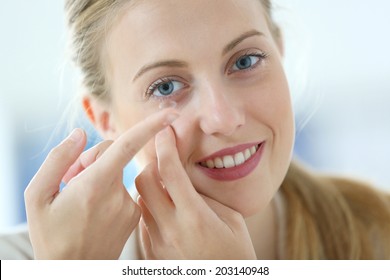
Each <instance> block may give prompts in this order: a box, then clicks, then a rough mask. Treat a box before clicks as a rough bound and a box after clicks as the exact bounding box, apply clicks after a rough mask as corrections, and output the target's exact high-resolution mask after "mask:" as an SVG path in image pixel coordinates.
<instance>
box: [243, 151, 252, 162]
mask: <svg viewBox="0 0 390 280" xmlns="http://www.w3.org/2000/svg"><path fill="white" fill-rule="evenodd" d="M251 155H252V154H251V151H250V150H249V149H246V150H245V151H244V156H245V160H247V159H248V158H250V157H251Z"/></svg>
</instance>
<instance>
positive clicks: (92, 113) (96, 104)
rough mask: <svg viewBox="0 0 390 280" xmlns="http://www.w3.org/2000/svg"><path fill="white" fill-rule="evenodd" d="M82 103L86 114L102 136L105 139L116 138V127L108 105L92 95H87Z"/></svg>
mask: <svg viewBox="0 0 390 280" xmlns="http://www.w3.org/2000/svg"><path fill="white" fill-rule="evenodd" d="M82 103H83V108H84V112H85V114H86V115H87V117H88V119H89V120H90V122H91V123H92V125H93V126H94V127H95V129H96V130H97V131H98V132H99V134H100V136H101V137H102V138H103V139H105V140H109V139H110V140H112V139H115V137H116V127H115V124H114V121H113V117H112V114H111V112H110V111H109V110H108V106H107V105H106V104H104V103H103V101H99V100H96V98H94V97H92V96H90V95H85V96H84V97H83V99H82Z"/></svg>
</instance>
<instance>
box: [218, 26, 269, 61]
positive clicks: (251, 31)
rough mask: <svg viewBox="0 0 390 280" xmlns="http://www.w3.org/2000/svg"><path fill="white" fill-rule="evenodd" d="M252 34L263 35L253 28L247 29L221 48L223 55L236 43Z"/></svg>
mask: <svg viewBox="0 0 390 280" xmlns="http://www.w3.org/2000/svg"><path fill="white" fill-rule="evenodd" d="M253 36H264V34H263V33H261V32H260V31H257V30H254V29H253V30H250V31H247V32H245V33H244V34H242V35H240V36H239V37H237V38H236V39H234V40H233V41H231V42H230V43H229V44H227V46H226V47H224V48H223V51H222V55H225V54H226V53H228V52H229V51H231V50H232V49H234V48H235V47H236V46H237V45H238V44H240V43H241V42H242V41H244V40H245V39H247V38H249V37H253Z"/></svg>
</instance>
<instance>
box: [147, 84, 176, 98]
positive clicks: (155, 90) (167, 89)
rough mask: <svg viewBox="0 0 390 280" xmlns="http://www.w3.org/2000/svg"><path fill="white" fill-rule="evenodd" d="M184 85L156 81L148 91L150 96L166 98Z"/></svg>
mask: <svg viewBox="0 0 390 280" xmlns="http://www.w3.org/2000/svg"><path fill="white" fill-rule="evenodd" d="M183 87H184V84H183V83H182V82H179V81H157V82H156V84H155V85H152V88H151V89H150V91H151V95H154V96H156V97H166V96H169V95H172V94H173V93H174V92H176V91H178V90H180V89H182V88H183Z"/></svg>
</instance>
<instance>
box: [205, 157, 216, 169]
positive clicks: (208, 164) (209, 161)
mask: <svg viewBox="0 0 390 280" xmlns="http://www.w3.org/2000/svg"><path fill="white" fill-rule="evenodd" d="M206 166H207V167H208V168H214V167H215V164H214V161H213V160H212V159H209V160H208V161H207V162H206Z"/></svg>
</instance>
